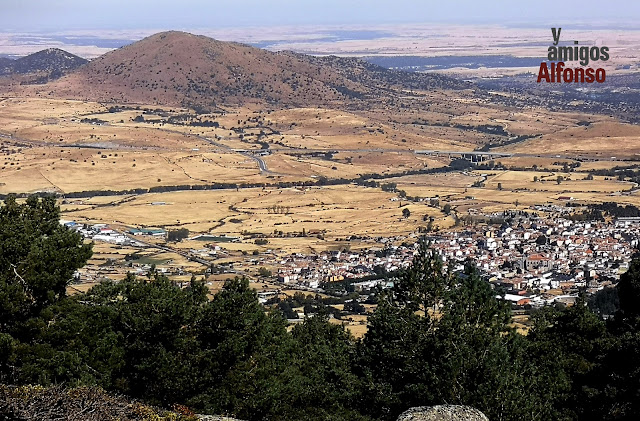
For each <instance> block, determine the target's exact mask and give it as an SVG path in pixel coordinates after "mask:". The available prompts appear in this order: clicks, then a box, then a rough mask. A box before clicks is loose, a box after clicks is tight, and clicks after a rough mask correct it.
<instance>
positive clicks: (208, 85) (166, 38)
mask: <svg viewBox="0 0 640 421" xmlns="http://www.w3.org/2000/svg"><path fill="white" fill-rule="evenodd" d="M434 86H436V87H447V88H460V87H464V86H465V85H464V84H463V83H461V82H457V81H455V80H453V79H450V78H447V77H443V76H433V75H426V74H415V73H414V74H410V73H404V72H397V71H391V70H386V69H384V68H382V67H378V66H375V65H371V64H368V63H366V62H364V61H360V60H356V59H350V58H338V57H324V58H320V57H312V56H306V55H302V54H295V53H291V52H281V53H274V52H270V51H266V50H261V49H258V48H254V47H250V46H247V45H243V44H238V43H232V42H221V41H216V40H214V39H211V38H208V37H204V36H197V35H192V34H188V33H184V32H176V31H171V32H163V33H159V34H155V35H153V36H150V37H148V38H145V39H143V40H141V41H138V42H136V43H134V44H131V45H128V46H125V47H123V48H120V49H118V50H115V51H112V52H109V53H107V54H105V55H103V56H101V57H99V58H97V59H95V60H92V61H91V62H90V63H89V64H87V65H86V66H83V67H81V68H80V69H78V70H77V71H75V72H73V73H71V74H69V75H67V76H65V77H64V78H62V79H60V80H58V81H56V82H54V83H53V84H50V86H47V89H48V90H49V88H51V89H50V92H53V93H54V94H55V95H58V96H65V97H75V98H82V99H91V100H99V101H113V102H129V103H132V102H133V103H145V104H154V103H155V104H170V105H185V106H199V107H214V106H216V105H221V104H226V105H245V104H251V103H260V104H271V105H274V106H284V107H291V106H309V105H328V104H336V103H343V102H344V101H353V100H361V99H366V98H373V97H375V96H376V95H380V94H387V95H388V91H389V90H393V89H428V88H432V87H434Z"/></svg>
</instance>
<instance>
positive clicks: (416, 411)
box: [398, 405, 489, 421]
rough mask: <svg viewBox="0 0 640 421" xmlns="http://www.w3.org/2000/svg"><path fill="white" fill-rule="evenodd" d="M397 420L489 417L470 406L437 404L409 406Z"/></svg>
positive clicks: (474, 420) (480, 419) (483, 420)
mask: <svg viewBox="0 0 640 421" xmlns="http://www.w3.org/2000/svg"><path fill="white" fill-rule="evenodd" d="M398 421H489V418H487V417H486V415H484V414H483V413H482V412H480V411H478V410H477V409H475V408H472V407H470V406H461V405H437V406H419V407H416V408H411V409H409V410H407V411H405V412H403V413H402V415H400V417H399V418H398Z"/></svg>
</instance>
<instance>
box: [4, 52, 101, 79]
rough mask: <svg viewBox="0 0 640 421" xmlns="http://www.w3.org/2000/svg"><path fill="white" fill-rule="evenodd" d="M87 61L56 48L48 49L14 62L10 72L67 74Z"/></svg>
mask: <svg viewBox="0 0 640 421" xmlns="http://www.w3.org/2000/svg"><path fill="white" fill-rule="evenodd" d="M88 62H89V61H88V60H85V59H83V58H82V57H78V56H76V55H73V54H71V53H68V52H66V51H64V50H60V49H58V48H49V49H47V50H42V51H38V52H37V53H33V54H29V55H28V56H25V57H21V58H19V59H17V60H14V62H13V65H12V66H11V67H12V70H13V72H14V73H18V74H27V73H38V72H45V73H49V74H52V73H59V74H62V73H67V72H68V71H70V70H75V69H77V68H79V67H81V66H82V65H84V64H86V63H88Z"/></svg>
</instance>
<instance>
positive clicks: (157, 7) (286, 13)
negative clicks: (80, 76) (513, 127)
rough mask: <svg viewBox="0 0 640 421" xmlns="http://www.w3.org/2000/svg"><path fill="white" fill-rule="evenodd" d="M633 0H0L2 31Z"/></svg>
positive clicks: (478, 20)
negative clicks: (510, 0)
mask: <svg viewBox="0 0 640 421" xmlns="http://www.w3.org/2000/svg"><path fill="white" fill-rule="evenodd" d="M638 18H640V4H638V3H637V2H633V1H630V0H623V1H619V2H616V3H615V5H613V4H602V3H596V2H590V1H587V2H585V1H576V0H571V1H564V2H558V1H555V0H540V1H538V2H531V3H520V2H513V3H506V2H503V1H499V0H488V1H480V2H479V1H473V0H458V1H451V2H448V3H440V2H439V3H433V2H424V3H418V2H415V1H413V0H394V1H386V0H369V1H360V0H355V1H354V0H351V1H349V0H325V1H322V2H309V1H297V0H270V1H264V0H235V1H232V0H218V1H216V2H209V1H205V0H184V1H181V2H175V1H171V0H155V1H151V0H138V1H131V0H111V1H109V2H99V1H98V2H91V3H87V2H86V1H83V0H58V1H55V2H52V1H49V0H26V1H25V0H3V1H2V4H1V5H0V27H2V28H3V32H16V31H17V32H21V33H25V32H57V31H72V30H149V29H170V28H181V29H185V28H193V29H196V28H208V29H220V28H243V27H272V26H288V25H292V26H298V25H345V24H346V25H350V24H355V25H358V24H363V25H379V24H416V23H444V24H501V25H519V26H521V25H523V24H526V25H549V24H565V25H570V24H576V23H579V22H582V23H592V24H595V25H599V24H600V23H602V22H613V23H617V24H623V25H626V24H633V23H634V22H637V20H638Z"/></svg>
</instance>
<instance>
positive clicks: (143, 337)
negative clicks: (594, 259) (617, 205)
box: [0, 197, 640, 421]
mask: <svg viewBox="0 0 640 421" xmlns="http://www.w3.org/2000/svg"><path fill="white" fill-rule="evenodd" d="M58 218H59V209H58V208H57V206H56V204H55V200H54V199H51V198H45V199H37V198H29V199H28V200H27V201H26V203H24V204H19V203H17V202H16V201H15V200H14V198H12V197H9V198H8V199H7V200H6V201H5V203H4V205H3V206H2V207H1V208H0V382H1V383H4V384H8V385H22V384H41V385H52V384H57V385H67V386H71V387H73V386H82V385H86V386H93V385H96V386H100V387H102V388H104V389H106V390H109V391H114V392H118V393H122V394H125V395H128V396H131V397H134V398H138V399H141V400H143V401H145V402H148V403H150V404H154V405H161V406H165V407H171V406H172V405H174V404H182V405H186V406H188V407H190V408H193V409H194V410H196V411H198V412H202V413H216V414H233V415H235V416H237V417H239V418H244V419H248V420H254V419H255V420H258V419H270V420H374V419H380V420H393V419H395V418H396V417H397V416H398V414H399V413H400V412H402V411H404V410H406V409H407V408H409V407H412V406H419V405H431V404H441V403H450V404H466V405H472V406H474V407H476V408H478V409H480V410H482V411H483V412H484V413H486V414H487V415H488V416H489V418H490V419H492V420H519V421H521V420H551V419H553V420H591V419H594V420H596V419H597V420H632V419H638V418H639V417H640V260H635V261H634V262H633V263H632V265H631V267H630V269H629V271H628V272H627V273H626V274H625V275H623V276H622V279H621V280H620V282H619V284H618V287H617V290H618V293H619V294H618V295H619V310H618V311H617V313H616V314H615V316H614V317H613V318H610V319H609V320H607V321H606V322H605V321H603V320H602V319H601V318H599V316H598V315H596V313H594V312H592V311H591V310H590V309H589V307H588V306H586V305H585V302H584V301H579V302H578V303H577V304H576V305H575V306H572V307H569V308H565V309H558V308H554V307H548V308H544V309H542V310H539V311H538V312H537V313H536V314H535V315H534V316H533V318H534V326H533V328H532V330H531V331H530V333H529V334H528V335H527V336H523V335H520V334H518V333H516V332H515V330H514V329H513V327H512V323H511V314H510V310H509V307H508V306H507V305H505V304H504V303H503V302H502V301H500V300H498V299H496V298H495V294H496V293H495V292H494V291H493V289H492V288H491V286H490V285H489V284H488V283H486V282H485V281H483V280H481V278H480V276H479V274H478V273H477V271H476V269H475V268H474V265H473V264H469V265H468V266H467V268H466V270H465V271H464V273H457V274H454V273H450V272H449V271H448V270H447V268H445V267H443V265H442V263H441V261H440V260H439V259H438V257H437V256H436V255H435V254H434V253H433V252H432V251H431V250H429V249H428V247H427V246H426V245H424V244H423V245H421V247H420V250H419V253H418V254H417V255H416V257H415V259H414V262H413V265H412V266H411V267H410V268H409V269H408V270H406V271H404V272H402V273H401V274H399V277H398V279H397V282H396V285H395V287H394V288H393V289H392V290H386V291H380V293H379V295H378V307H377V309H376V311H375V312H374V313H373V314H372V315H371V316H370V318H369V331H368V333H367V334H366V335H365V336H364V338H363V339H361V340H355V339H354V338H353V337H351V336H350V335H349V333H348V332H345V330H344V329H343V328H342V327H341V326H339V325H336V324H333V323H330V322H329V316H328V314H329V312H328V311H323V310H322V309H320V312H319V314H317V315H316V316H315V317H312V318H307V319H305V321H304V322H303V323H300V324H298V325H296V326H295V327H294V328H293V329H291V330H290V331H288V330H287V325H286V320H285V319H284V317H283V315H282V312H281V311H279V310H277V309H274V310H271V311H265V308H264V307H263V306H262V305H260V304H259V303H258V300H257V297H256V294H255V292H254V291H253V290H251V289H250V288H249V284H248V281H246V280H243V279H235V280H230V281H228V282H227V283H226V284H225V286H224V289H223V290H222V291H221V292H220V293H218V294H217V295H215V296H214V297H213V298H212V299H210V298H209V297H208V296H207V289H206V287H205V285H204V284H203V282H201V281H195V280H194V281H192V282H191V284H190V285H189V286H188V287H187V288H180V287H179V286H177V285H176V284H174V283H173V282H171V281H170V280H168V279H167V278H165V277H164V276H162V275H158V274H157V275H155V276H152V277H151V279H147V278H135V277H133V276H128V277H127V278H126V279H125V280H123V281H121V282H117V283H114V282H106V283H102V284H100V285H98V286H96V287H94V288H93V289H91V290H90V291H89V292H88V293H86V294H80V295H76V296H73V297H68V296H66V294H65V287H66V286H67V285H68V283H69V282H70V280H71V278H72V274H73V272H74V271H75V270H76V269H78V268H80V267H82V266H83V265H84V264H85V263H86V261H87V260H88V259H89V257H90V256H91V247H90V246H89V245H83V244H82V239H81V238H80V236H78V235H77V234H76V233H74V232H72V231H70V230H68V229H67V228H65V227H64V226H62V225H60V224H59V223H58ZM0 418H2V414H0Z"/></svg>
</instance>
